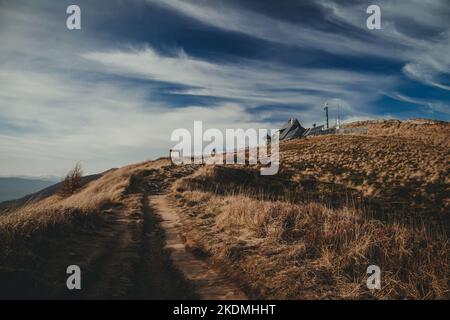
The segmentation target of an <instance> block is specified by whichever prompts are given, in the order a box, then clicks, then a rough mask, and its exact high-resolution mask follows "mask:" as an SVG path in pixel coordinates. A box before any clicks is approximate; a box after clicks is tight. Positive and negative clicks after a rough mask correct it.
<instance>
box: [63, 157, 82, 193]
mask: <svg viewBox="0 0 450 320" xmlns="http://www.w3.org/2000/svg"><path fill="white" fill-rule="evenodd" d="M82 180H83V171H82V169H81V165H80V163H77V164H76V165H75V167H74V168H73V169H72V170H70V171H69V172H68V173H67V175H66V177H65V178H64V180H63V181H62V182H61V186H60V188H59V191H58V194H59V195H61V196H63V197H67V196H70V195H72V194H74V193H75V192H76V191H77V190H78V189H79V188H81V186H82Z"/></svg>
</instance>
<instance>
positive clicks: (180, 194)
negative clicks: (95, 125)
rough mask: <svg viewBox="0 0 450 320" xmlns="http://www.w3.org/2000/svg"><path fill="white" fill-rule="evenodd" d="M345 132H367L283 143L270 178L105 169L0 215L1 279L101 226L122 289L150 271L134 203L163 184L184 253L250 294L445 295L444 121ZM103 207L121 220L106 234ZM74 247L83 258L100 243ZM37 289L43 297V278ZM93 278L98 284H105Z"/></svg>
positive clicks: (163, 167)
mask: <svg viewBox="0 0 450 320" xmlns="http://www.w3.org/2000/svg"><path fill="white" fill-rule="evenodd" d="M358 126H364V127H367V128H368V133H367V134H362V135H356V134H348V135H333V136H321V137H312V138H308V139H297V140H293V141H288V142H285V143H282V144H281V146H280V148H281V168H280V172H279V174H277V175H275V176H260V175H259V171H258V168H257V167H251V166H244V167H242V166H205V167H202V168H200V169H199V170H197V171H195V170H196V169H197V168H196V167H187V166H186V167H179V166H171V165H170V162H169V161H168V160H167V159H161V160H157V161H152V162H145V163H140V164H136V165H130V166H127V167H123V168H120V169H114V170H110V171H108V172H105V173H104V174H103V175H102V176H101V177H100V178H98V179H97V180H95V181H91V182H89V183H87V184H85V185H77V186H76V188H70V192H64V193H63V194H61V193H60V194H55V195H53V196H50V197H47V198H44V199H42V200H39V201H36V202H31V203H28V204H26V205H24V206H22V207H20V208H16V209H13V210H10V211H4V212H3V213H0V280H1V279H2V278H1V276H2V274H6V276H5V277H8V275H9V273H8V272H9V271H10V270H13V271H14V272H15V271H17V270H19V271H21V270H26V271H27V272H31V273H32V274H31V277H32V278H33V281H34V279H36V278H39V277H41V274H40V273H37V271H36V273H33V272H35V271H34V270H38V271H42V269H43V270H45V268H46V267H47V266H48V264H49V261H47V259H53V260H52V261H56V259H57V258H58V257H60V256H59V255H56V253H58V252H59V251H61V247H62V248H63V250H64V244H68V243H73V242H77V241H78V242H77V243H79V242H82V241H84V240H83V239H80V232H83V233H86V232H89V230H96V231H97V230H100V229H101V228H103V229H102V230H103V231H104V233H105V236H104V238H103V241H104V242H105V243H106V245H105V248H103V249H105V250H109V255H110V256H109V258H108V259H109V260H108V261H110V263H113V261H116V260H124V259H127V262H126V263H125V264H123V263H122V264H119V262H117V263H116V262H114V263H115V264H113V270H112V271H111V272H110V273H111V274H112V273H114V272H115V273H116V274H115V276H116V277H117V276H119V278H121V279H124V278H126V279H125V280H124V281H125V284H124V285H122V284H121V288H124V287H127V285H128V286H129V285H130V284H129V283H130V282H131V280H130V279H131V277H132V274H133V273H134V272H138V273H139V272H141V273H139V275H140V274H142V275H143V276H144V275H146V276H147V277H149V278H148V280H149V281H151V279H153V278H154V277H150V276H149V275H148V272H147V271H148V268H149V265H147V264H142V265H140V266H138V269H137V270H140V271H136V269H135V267H136V266H135V264H136V263H137V262H136V261H138V260H139V259H140V258H139V255H141V254H142V253H143V254H145V252H147V251H146V250H147V249H145V248H146V247H143V248H144V249H139V250H141V251H142V253H140V254H138V253H137V252H136V250H138V249H136V248H137V246H138V244H137V243H138V242H139V241H141V240H139V239H137V238H139V237H140V236H141V233H144V234H145V233H146V232H147V231H145V228H150V227H149V226H148V225H147V226H146V227H144V226H143V225H142V224H143V222H142V221H143V212H142V211H143V210H146V209H145V208H144V198H145V195H147V194H149V192H150V193H152V192H154V193H159V192H161V190H162V188H166V187H168V186H169V185H171V184H172V182H173V181H176V182H175V183H174V184H173V186H172V192H171V198H172V200H173V203H174V204H175V206H176V207H178V208H179V210H180V212H181V214H182V216H183V224H184V227H185V235H184V236H185V238H186V241H187V244H188V246H189V247H190V248H191V249H192V250H193V251H194V252H196V253H198V254H199V255H201V256H207V257H209V258H210V259H211V261H212V262H213V263H217V265H220V266H222V267H223V269H224V272H226V273H228V275H229V276H230V277H231V278H234V279H235V280H236V281H238V283H240V284H242V286H243V287H244V288H245V289H246V291H247V293H248V294H249V296H252V297H260V298H277V299H285V298H287V299H314V298H330V299H335V298H349V299H365V298H376V299H378V298H381V299H382V298H386V299H393V298H410V299H432V298H439V299H448V298H450V291H449V288H448V281H449V273H448V270H449V265H448V262H449V259H448V253H449V252H448V251H449V240H448V236H447V234H448V232H449V206H450V200H449V199H450V196H449V185H450V178H449V177H450V175H449V155H450V152H449V149H450V146H449V139H448V138H449V137H450V125H449V124H448V123H439V122H429V121H409V122H398V121H393V120H392V121H375V122H359V123H353V124H350V125H349V127H358ZM75 171H76V170H75ZM75 171H74V173H75V175H77V172H75ZM194 171H195V172H194ZM187 175H189V176H187ZM72 189H73V190H72ZM143 190H145V191H143ZM124 210H127V212H126V213H123V211H124ZM112 212H113V213H114V212H115V213H116V215H115V217H116V219H117V221H119V220H120V223H122V220H123V219H126V220H130V223H132V225H131V224H130V227H127V228H128V229H123V225H121V224H118V223H117V224H116V227H114V226H112V227H111V225H110V226H109V227H107V228H106V229H105V225H106V226H107V225H108V224H107V223H106V222H108V221H110V220H111V219H112V217H113V216H114V215H113V214H112ZM147 221H148V220H147ZM152 221H153V220H152ZM152 223H153V224H155V223H156V220H155V221H153V222H152ZM147 224H148V222H147ZM108 228H109V229H108ZM116 233H121V234H122V236H121V237H118V235H116ZM91 238H92V237H91ZM91 238H86V239H91ZM115 238H120V239H119V240H118V241H117V243H116V242H113V239H115ZM92 239H94V238H92ZM122 240H123V241H122ZM152 241H154V240H152ZM157 241H158V243H159V241H162V240H161V239H159V238H158V239H157ZM85 242H86V241H85ZM109 242H111V243H109ZM161 245H162V244H161ZM76 246H78V244H76ZM82 246H85V247H84V249H83V250H85V251H84V253H86V252H87V253H89V252H90V251H95V250H96V248H97V247H98V246H99V245H98V243H89V244H82ZM74 247H75V245H74V246H72V248H74ZM108 248H109V249H108ZM116 248H117V250H116ZM74 250H75V249H74ZM158 250H160V251H161V249H158ZM80 252H81V253H80V256H83V254H84V253H83V252H82V251H80ZM54 253H55V255H54ZM153 253H154V254H157V253H156V251H155V252H153ZM69 254H70V253H69ZM99 255H100V258H99V259H100V260H101V259H104V258H102V255H103V253H101V252H100V254H99ZM66 256H67V254H66ZM97 258H98V257H97ZM89 259H91V258H90V255H89V254H87V255H86V258H85V260H89ZM146 259H147V258H146ZM148 259H149V261H153V260H152V259H150V258H148ZM164 261H165V260H164ZM87 263H90V262H89V261H87ZM371 264H376V265H379V266H380V267H381V270H382V289H381V290H378V291H369V290H368V289H367V288H366V285H365V280H366V278H367V275H366V268H367V266H368V265H371ZM124 265H125V267H124ZM107 266H108V268H109V267H110V266H109V265H107ZM160 267H161V266H160ZM158 268H159V267H158ZM160 269H161V268H160ZM30 270H31V271H30ZM158 270H159V269H158ZM53 271H54V270H53ZM5 272H6V273H5ZM54 272H60V273H61V274H62V275H64V271H62V272H61V271H60V270H59V271H58V270H57V271H54ZM124 273H126V274H127V277H128V278H127V277H125V276H124V277H121V274H124ZM22 274H23V273H20V274H19V277H22ZM108 274H109V273H108V272H107V274H106V275H108ZM168 278H173V276H172V274H169V275H168ZM48 281H49V288H50V287H52V283H50V282H51V281H54V279H51V277H49V278H48ZM58 281H59V280H58ZM99 281H100V284H99V285H103V283H102V281H104V282H105V283H107V281H108V279H107V276H105V278H104V279H100V280H99ZM133 281H134V280H133ZM108 285H109V284H107V285H105V286H106V287H105V288H108V287H107V286H108ZM158 285H159V284H155V286H158ZM105 290H107V289H105ZM143 292H144V291H143ZM121 294H125V293H124V292H122V293H121Z"/></svg>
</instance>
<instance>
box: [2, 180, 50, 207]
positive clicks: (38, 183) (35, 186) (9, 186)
mask: <svg viewBox="0 0 450 320" xmlns="http://www.w3.org/2000/svg"><path fill="white" fill-rule="evenodd" d="M56 182H58V180H56V179H51V178H22V177H0V202H2V201H7V200H14V199H18V198H21V197H23V196H26V195H27V194H30V193H34V192H37V191H39V190H42V189H44V188H47V187H48V186H51V185H52V184H55V183H56Z"/></svg>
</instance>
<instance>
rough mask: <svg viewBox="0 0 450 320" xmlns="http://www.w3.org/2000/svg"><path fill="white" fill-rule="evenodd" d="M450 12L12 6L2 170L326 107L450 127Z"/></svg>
mask: <svg viewBox="0 0 450 320" xmlns="http://www.w3.org/2000/svg"><path fill="white" fill-rule="evenodd" d="M70 4H77V5H79V6H80V8H81V19H82V22H81V27H82V29H81V30H74V31H71V30H68V29H67V28H66V18H67V14H66V8H67V6H68V5H70ZM370 4H377V5H379V6H380V8H381V24H382V29H381V30H368V29H367V27H366V19H367V17H368V14H367V13H366V8H367V7H368V6H369V5H370ZM449 16H450V3H449V2H448V1H446V0H442V1H439V0H435V1H431V0H430V1H419V0H412V1H400V0H399V1H377V2H373V1H325V0H315V1H298V0H297V1H294V0H286V1H281V2H280V1H256V0H252V1H248V0H247V1H235V0H233V1H232V0H229V1H190V0H188V1H186V0H184V1H181V0H166V1H159V0H130V1H123V0H110V1H95V2H94V1H48V0H34V1H30V0H29V1H21V0H18V1H0V40H1V42H2V45H1V46H0V110H1V112H0V175H21V174H26V175H47V174H49V175H50V174H51V175H63V174H64V173H65V172H66V171H67V170H68V169H70V168H71V167H72V166H73V165H74V163H76V162H77V161H81V162H82V164H83V166H84V168H85V171H86V172H98V171H102V170H106V169H109V168H111V167H117V166H121V165H125V164H128V163H133V162H137V161H141V160H145V159H151V158H155V157H157V156H161V155H166V154H167V153H168V151H167V150H168V149H169V148H170V147H171V145H173V144H174V143H173V142H170V134H171V132H172V131H173V130H174V129H176V128H183V127H185V128H188V129H189V128H192V124H193V121H194V120H203V121H204V126H205V127H214V128H219V129H225V128H236V127H242V128H249V127H255V128H276V127H278V126H279V125H280V124H281V123H283V122H284V121H285V120H286V119H287V118H290V117H297V118H298V119H299V120H300V122H301V123H302V124H304V125H305V126H309V125H311V124H313V123H322V122H323V121H324V115H323V110H322V106H323V104H324V103H326V102H327V103H328V104H329V105H330V106H331V107H330V113H331V117H332V118H333V117H335V116H336V113H337V106H338V105H340V109H341V112H342V117H343V118H344V120H345V121H353V120H358V119H375V118H398V119H408V118H417V117H425V118H433V119H441V120H447V121H448V120H449V119H450V94H449V90H450V81H449V80H450V54H449V53H450V50H449V49H450V21H449V20H450V19H448V17H449Z"/></svg>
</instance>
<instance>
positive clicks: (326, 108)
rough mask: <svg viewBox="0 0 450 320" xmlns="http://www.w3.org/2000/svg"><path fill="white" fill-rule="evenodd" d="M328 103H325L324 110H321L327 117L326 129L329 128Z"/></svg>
mask: <svg viewBox="0 0 450 320" xmlns="http://www.w3.org/2000/svg"><path fill="white" fill-rule="evenodd" d="M327 105H328V103H325V108H323V110H325V115H326V117H327V129H329V128H330V126H329V124H328V106H327Z"/></svg>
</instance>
